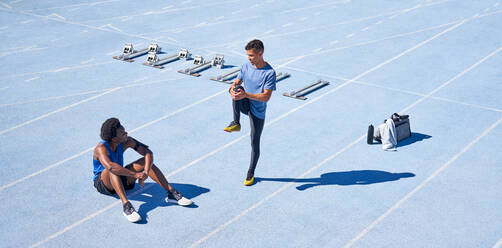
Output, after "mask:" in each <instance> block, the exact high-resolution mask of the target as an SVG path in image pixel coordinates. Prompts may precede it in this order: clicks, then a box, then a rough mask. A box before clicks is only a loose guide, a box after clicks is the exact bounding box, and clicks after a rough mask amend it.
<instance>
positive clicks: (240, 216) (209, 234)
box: [189, 36, 502, 248]
mask: <svg viewBox="0 0 502 248" xmlns="http://www.w3.org/2000/svg"><path fill="white" fill-rule="evenodd" d="M434 37H436V36H434ZM422 43H423V42H422ZM422 43H420V44H422ZM420 44H419V45H420ZM410 49H411V48H410ZM415 49H416V48H415ZM406 51H409V49H408V50H406ZM406 51H405V52H406ZM402 55H404V54H403V53H402V54H400V55H398V56H396V57H394V58H391V59H389V60H387V61H385V62H383V63H381V64H380V65H378V66H375V67H373V68H372V69H370V70H368V71H367V72H364V73H362V74H360V75H358V76H357V77H355V78H353V79H350V80H348V81H346V82H345V83H344V84H342V85H347V84H348V83H350V82H354V81H355V80H356V79H359V78H361V77H363V76H364V75H366V74H367V73H369V72H371V71H374V70H375V69H378V68H380V67H381V66H382V65H385V64H388V63H389V62H391V61H394V60H395V59H396V58H398V57H401V56H402ZM483 61H484V60H483ZM461 74H462V75H463V73H461ZM454 78H455V77H454ZM456 78H458V77H456ZM456 78H455V79H456ZM342 85H340V86H339V87H342ZM442 87H443V85H441V86H440V87H438V88H437V89H435V90H433V91H431V92H430V93H429V94H428V95H426V96H424V97H422V98H421V99H420V100H418V101H416V102H414V103H412V104H411V105H409V106H408V107H407V108H405V109H409V108H411V107H413V106H415V105H416V104H417V103H419V102H421V101H423V99H425V98H427V97H428V96H429V95H431V94H433V93H434V92H437V90H438V89H441V88H442ZM326 94H329V93H325V94H323V95H322V96H319V97H317V98H315V99H313V100H312V101H317V100H319V99H320V98H322V97H323V96H325V95H326ZM302 106H303V105H301V106H300V107H302ZM402 112H405V111H400V112H399V113H402ZM500 122H502V118H501V119H499V121H498V122H497V123H496V124H497V125H498V124H500ZM495 126H496V125H492V127H491V128H489V129H488V131H485V132H484V133H483V136H484V135H486V134H487V133H488V132H489V131H490V130H491V129H493V128H494V127H495ZM365 137H366V134H363V135H362V136H360V137H359V138H357V139H356V140H354V141H353V142H352V143H350V144H349V145H347V146H345V147H343V148H342V149H341V150H339V151H337V152H336V153H335V154H333V155H331V156H329V157H328V158H326V159H324V160H323V161H322V162H320V163H319V164H317V165H315V166H314V167H312V168H310V169H309V170H307V171H306V172H304V173H303V174H302V175H300V176H299V177H297V178H304V177H306V176H307V175H308V174H310V173H311V172H312V171H314V170H316V169H318V168H320V167H321V166H322V165H324V164H325V163H327V162H329V161H331V160H332V159H334V158H336V157H337V156H338V155H340V154H341V153H343V152H345V151H346V150H348V149H349V148H350V147H352V146H353V145H355V144H357V143H359V142H360V141H361V140H363V139H364V138H365ZM478 140H479V139H478ZM476 142H477V141H476ZM469 148H470V147H469ZM455 159H456V158H455ZM294 183H295V182H294V181H293V182H290V183H288V184H286V185H284V186H283V187H281V188H280V189H278V190H277V191H275V192H273V193H271V194H269V195H268V196H267V197H265V198H263V199H262V200H260V201H259V202H257V203H256V204H254V205H252V206H251V207H249V208H247V209H246V210H244V211H242V212H241V213H240V214H238V215H236V216H235V217H233V218H232V219H230V220H228V221H227V222H225V223H223V224H222V225H220V226H218V227H217V228H215V229H214V230H213V231H211V232H210V233H208V234H207V235H205V236H204V237H202V238H201V239H199V240H197V241H196V242H194V243H192V244H191V245H190V246H189V247H191V248H192V247H196V246H198V245H200V244H202V243H203V242H204V241H206V240H208V239H209V238H211V237H212V236H214V235H215V234H217V233H218V232H221V231H222V230H223V229H225V228H226V227H227V226H229V225H230V224H232V223H234V222H236V221H237V220H239V219H240V218H242V217H243V216H244V215H246V214H248V213H249V212H251V211H252V210H254V209H256V208H257V207H259V206H260V205H262V204H263V203H265V202H266V201H268V200H270V199H271V198H273V197H274V196H276V195H277V194H279V193H281V192H282V191H284V190H285V189H287V188H288V187H290V186H291V185H293V184H294Z"/></svg>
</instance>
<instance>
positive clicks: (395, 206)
mask: <svg viewBox="0 0 502 248" xmlns="http://www.w3.org/2000/svg"><path fill="white" fill-rule="evenodd" d="M501 122H502V118H501V119H499V120H498V121H496V122H495V123H493V124H492V125H491V126H490V127H489V128H488V129H486V130H485V131H484V132H483V133H482V134H481V135H479V136H478V137H476V138H475V139H474V140H473V141H471V143H469V144H468V145H467V146H465V147H464V148H463V149H462V150H461V151H460V152H459V153H457V154H455V156H453V157H452V158H451V159H450V160H448V162H446V163H445V164H443V165H442V166H441V167H439V169H437V170H436V171H434V173H432V175H430V176H429V177H428V178H427V179H425V181H423V182H422V183H421V184H420V185H418V186H417V187H416V188H415V189H413V190H412V191H411V192H410V193H408V194H407V195H406V196H404V197H403V198H402V199H401V200H399V201H398V202H397V203H396V204H395V205H394V206H392V207H391V208H390V209H389V210H387V211H386V212H385V213H384V214H382V215H381V216H380V217H378V218H377V219H376V220H375V221H374V222H373V223H371V225H369V226H368V227H366V229H364V230H363V231H362V232H361V233H359V234H358V235H357V236H356V237H355V238H354V239H352V240H351V241H350V242H349V243H347V244H346V245H345V246H344V248H348V247H351V246H352V245H353V244H354V243H355V242H357V241H358V240H359V239H361V238H362V237H363V236H364V235H366V234H367V233H368V232H369V231H370V230H371V229H373V228H374V227H375V226H376V225H377V224H378V223H380V222H381V221H382V220H383V219H385V217H387V216H388V215H390V214H391V213H392V212H393V211H394V210H396V209H397V208H399V207H400V206H401V205H402V204H403V203H404V202H405V201H406V200H408V199H409V198H411V197H412V196H413V195H414V194H416V193H417V192H418V191H419V190H420V189H422V188H423V187H424V186H425V185H426V184H427V183H428V182H430V181H431V180H432V179H434V178H435V177H436V176H437V175H438V174H439V173H441V172H442V171H443V170H445V169H446V168H447V167H448V166H449V165H450V164H452V163H453V162H455V160H457V159H458V158H459V157H460V156H461V155H462V154H464V153H465V152H466V151H468V150H469V149H470V148H471V147H472V146H473V145H475V144H476V143H477V142H478V141H479V140H481V139H482V138H483V137H485V136H486V135H487V134H488V133H489V132H490V131H491V130H493V129H494V128H495V127H497V126H498V125H499V124H500V123H501Z"/></svg>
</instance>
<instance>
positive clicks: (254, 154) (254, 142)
mask: <svg viewBox="0 0 502 248" xmlns="http://www.w3.org/2000/svg"><path fill="white" fill-rule="evenodd" d="M249 120H250V124H251V162H250V163H249V170H248V175H247V178H246V179H247V180H250V179H251V178H253V176H254V171H255V169H256V164H258V159H259V158H260V137H261V132H262V131H263V126H264V125H265V120H264V119H260V118H258V117H256V116H254V115H253V113H251V111H249Z"/></svg>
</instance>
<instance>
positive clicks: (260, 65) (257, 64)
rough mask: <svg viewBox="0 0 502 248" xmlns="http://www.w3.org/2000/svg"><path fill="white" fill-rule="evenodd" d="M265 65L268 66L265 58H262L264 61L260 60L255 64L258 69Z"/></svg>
mask: <svg viewBox="0 0 502 248" xmlns="http://www.w3.org/2000/svg"><path fill="white" fill-rule="evenodd" d="M265 66H267V62H265V60H262V61H260V62H258V63H256V64H255V65H254V67H255V68H256V69H261V68H263V67H265Z"/></svg>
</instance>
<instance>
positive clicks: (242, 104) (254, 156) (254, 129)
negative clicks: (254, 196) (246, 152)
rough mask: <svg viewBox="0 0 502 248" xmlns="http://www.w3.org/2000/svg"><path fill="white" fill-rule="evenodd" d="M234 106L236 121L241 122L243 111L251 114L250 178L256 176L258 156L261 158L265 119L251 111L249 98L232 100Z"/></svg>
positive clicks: (248, 176)
mask: <svg viewBox="0 0 502 248" xmlns="http://www.w3.org/2000/svg"><path fill="white" fill-rule="evenodd" d="M232 106H233V108H234V122H237V123H240V118H241V112H242V113H243V114H245V115H248V116H249V122H250V124H251V162H250V163H249V170H248V175H247V178H248V179H249V178H250V177H252V176H254V171H255V169H256V164H258V158H260V136H261V132H262V131H263V125H264V124H265V120H264V119H260V118H258V117H256V116H254V115H253V113H251V108H250V106H249V99H247V98H244V99H242V100H238V101H235V100H232Z"/></svg>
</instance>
